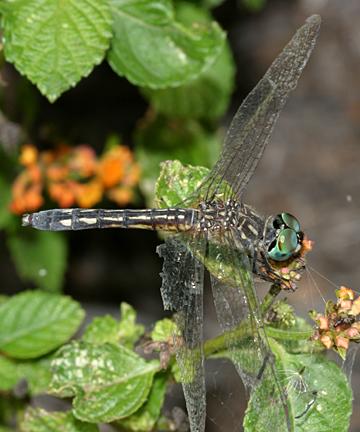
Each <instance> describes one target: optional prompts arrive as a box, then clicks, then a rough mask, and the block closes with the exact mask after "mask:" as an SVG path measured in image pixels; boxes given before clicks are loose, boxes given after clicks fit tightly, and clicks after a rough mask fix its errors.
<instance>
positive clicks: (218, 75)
mask: <svg viewBox="0 0 360 432" xmlns="http://www.w3.org/2000/svg"><path fill="white" fill-rule="evenodd" d="M177 17H178V19H179V20H180V21H181V22H184V21H185V22H188V21H189V20H191V19H192V20H194V19H196V20H197V21H201V20H203V21H205V22H206V21H209V20H210V15H209V14H208V13H207V12H206V11H205V10H203V9H201V8H199V7H196V6H195V5H192V4H190V3H183V2H180V3H178V4H177ZM234 77H235V65H234V61H233V58H232V55H231V51H230V47H229V45H228V44H227V43H225V44H224V46H223V48H222V50H221V53H220V54H219V56H218V58H217V59H216V61H215V62H214V63H213V64H212V65H211V67H209V68H207V69H206V70H205V71H204V72H202V73H201V75H199V77H198V78H197V79H195V80H193V81H191V82H189V83H187V84H185V85H182V86H180V87H176V88H167V89H162V90H151V89H146V88H144V89H143V90H142V91H143V93H144V95H145V96H146V97H147V98H148V99H149V100H150V103H151V104H152V105H153V106H154V108H155V109H156V110H157V111H158V112H160V113H162V114H165V115H167V116H169V117H175V118H176V117H180V118H192V119H195V118H202V119H210V120H211V119H215V118H217V117H220V116H221V115H223V114H224V113H225V111H226V109H227V107H228V104H229V100H230V95H231V92H232V90H233V88H234Z"/></svg>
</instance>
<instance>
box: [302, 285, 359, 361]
mask: <svg viewBox="0 0 360 432" xmlns="http://www.w3.org/2000/svg"><path fill="white" fill-rule="evenodd" d="M336 297H337V299H338V300H337V302H336V303H334V302H333V301H331V300H329V301H328V302H326V306H325V314H324V315H322V314H319V313H317V312H316V311H311V312H310V316H311V318H312V319H313V320H314V321H315V322H316V325H317V326H316V329H315V333H314V335H313V339H314V340H318V341H320V342H321V343H322V345H324V347H325V348H327V349H331V348H333V349H335V351H337V352H338V353H339V354H340V356H341V357H343V358H344V357H345V355H346V352H347V350H348V348H349V344H350V342H360V321H359V317H360V296H359V297H355V293H354V291H353V290H352V289H350V288H346V287H344V286H342V287H340V289H338V290H336Z"/></svg>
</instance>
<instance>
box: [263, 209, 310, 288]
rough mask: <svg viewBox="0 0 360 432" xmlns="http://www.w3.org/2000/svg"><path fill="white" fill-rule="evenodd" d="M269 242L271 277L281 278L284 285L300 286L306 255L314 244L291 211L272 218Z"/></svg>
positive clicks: (268, 255) (288, 286)
mask: <svg viewBox="0 0 360 432" xmlns="http://www.w3.org/2000/svg"><path fill="white" fill-rule="evenodd" d="M265 244H266V251H265V257H266V261H267V263H268V267H270V268H268V269H266V268H264V270H265V272H266V273H267V277H269V278H270V279H271V280H273V281H277V282H279V283H280V285H281V286H282V288H283V289H292V290H294V289H296V282H297V281H298V280H299V279H300V277H301V275H300V272H301V270H302V269H303V268H304V266H305V261H304V255H305V253H306V252H308V251H309V250H310V249H311V247H312V242H311V241H310V240H308V239H306V237H305V236H304V233H303V232H302V231H301V228H300V223H299V221H298V220H297V219H296V218H295V217H294V216H292V215H291V214H290V213H280V214H278V215H277V216H275V217H272V218H270V219H269V221H268V223H267V228H266V235H265Z"/></svg>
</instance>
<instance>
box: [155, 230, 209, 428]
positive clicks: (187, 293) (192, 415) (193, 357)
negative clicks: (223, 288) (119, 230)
mask: <svg viewBox="0 0 360 432" xmlns="http://www.w3.org/2000/svg"><path fill="white" fill-rule="evenodd" d="M204 251H205V241H203V240H202V239H200V238H199V237H193V236H185V235H178V236H171V237H169V238H168V239H166V241H165V244H162V245H160V246H159V247H158V253H159V255H160V256H161V257H162V258H163V259H164V264H163V272H162V274H161V277H162V287H161V295H162V298H163V302H164V308H165V309H166V310H170V311H172V312H174V320H175V323H176V326H177V331H176V334H174V347H175V352H176V359H177V363H178V366H179V369H180V375H181V381H182V386H183V391H184V396H185V401H186V407H187V410H188V416H189V422H190V429H191V432H203V431H204V430H205V417H206V389H205V373H204V352H203V278H204V266H203V264H201V263H200V262H199V261H198V260H197V259H196V258H195V255H197V254H199V256H203V255H204Z"/></svg>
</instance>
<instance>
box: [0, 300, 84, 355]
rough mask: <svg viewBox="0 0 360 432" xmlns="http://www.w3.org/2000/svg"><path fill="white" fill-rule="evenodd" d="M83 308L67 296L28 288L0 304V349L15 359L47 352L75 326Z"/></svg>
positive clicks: (80, 318) (59, 342)
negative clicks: (28, 289)
mask: <svg viewBox="0 0 360 432" xmlns="http://www.w3.org/2000/svg"><path fill="white" fill-rule="evenodd" d="M83 317H84V311H83V310H82V309H81V307H80V306H79V304H78V303H77V302H75V301H74V300H72V299H70V298H69V297H65V296H60V295H56V294H48V293H44V292H41V291H27V292H24V293H21V294H18V295H15V296H13V297H11V298H10V299H9V300H7V301H6V302H5V303H2V304H1V305H0V351H2V352H5V353H6V354H7V355H9V356H11V357H14V358H18V359H30V358H35V357H39V356H41V355H44V354H47V353H48V352H50V351H52V350H54V349H55V348H57V347H59V346H60V345H62V344H63V343H64V342H66V341H67V340H68V339H69V338H70V337H71V336H72V335H73V334H74V333H75V332H76V330H77V329H78V327H79V325H80V323H81V321H82V319H83Z"/></svg>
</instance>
